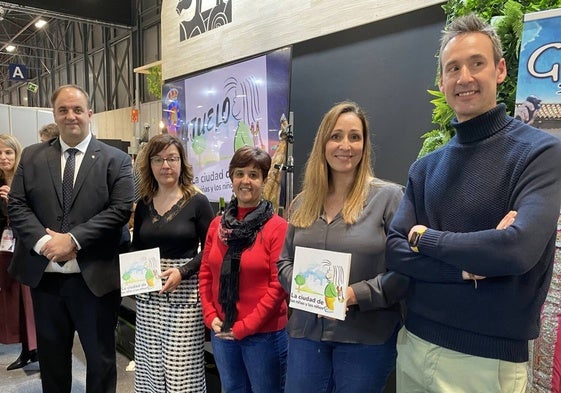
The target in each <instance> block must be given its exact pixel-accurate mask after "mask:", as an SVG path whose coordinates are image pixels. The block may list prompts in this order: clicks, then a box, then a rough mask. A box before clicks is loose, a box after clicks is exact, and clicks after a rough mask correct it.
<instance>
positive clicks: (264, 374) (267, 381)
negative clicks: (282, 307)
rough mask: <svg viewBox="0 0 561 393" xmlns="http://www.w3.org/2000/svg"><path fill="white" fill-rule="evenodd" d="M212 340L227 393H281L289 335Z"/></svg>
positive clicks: (284, 332)
mask: <svg viewBox="0 0 561 393" xmlns="http://www.w3.org/2000/svg"><path fill="white" fill-rule="evenodd" d="M210 340H211V343H212V351H213V353H214V360H215V362H216V367H217V368H218V373H219V375H220V383H221V384H222V389H223V392H224V393H282V392H283V391H284V378H285V374H286V352H287V346H288V342H287V341H288V338H287V334H286V331H285V330H284V329H283V330H279V331H277V332H271V333H258V334H254V335H252V336H248V337H246V338H244V339H243V340H222V339H220V338H218V337H216V335H215V334H214V332H212V331H211V333H210Z"/></svg>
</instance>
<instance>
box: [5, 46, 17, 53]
mask: <svg viewBox="0 0 561 393" xmlns="http://www.w3.org/2000/svg"><path fill="white" fill-rule="evenodd" d="M15 50H16V47H15V46H14V45H11V44H10V45H8V46H7V47H6V52H13V51H15Z"/></svg>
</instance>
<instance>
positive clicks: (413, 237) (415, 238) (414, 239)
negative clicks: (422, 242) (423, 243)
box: [409, 232, 421, 247]
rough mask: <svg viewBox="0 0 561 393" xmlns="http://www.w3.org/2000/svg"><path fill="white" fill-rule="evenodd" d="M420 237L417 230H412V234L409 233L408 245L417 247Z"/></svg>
mask: <svg viewBox="0 0 561 393" xmlns="http://www.w3.org/2000/svg"><path fill="white" fill-rule="evenodd" d="M420 237H421V236H420V235H419V232H413V234H412V235H411V240H409V245H410V246H411V247H417V244H418V243H419V238H420Z"/></svg>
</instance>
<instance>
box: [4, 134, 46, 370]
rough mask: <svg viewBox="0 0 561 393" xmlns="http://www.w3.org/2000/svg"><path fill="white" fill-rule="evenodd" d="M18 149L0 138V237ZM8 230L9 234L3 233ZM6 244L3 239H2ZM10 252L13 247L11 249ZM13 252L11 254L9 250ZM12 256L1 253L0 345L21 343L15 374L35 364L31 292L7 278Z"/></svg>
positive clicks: (12, 366)
mask: <svg viewBox="0 0 561 393" xmlns="http://www.w3.org/2000/svg"><path fill="white" fill-rule="evenodd" d="M21 150H22V149H21V145H20V143H19V142H18V140H17V139H16V138H14V137H13V136H11V135H6V134H2V135H0V233H6V234H8V233H12V235H13V232H9V231H10V229H11V228H10V219H9V217H8V211H7V209H8V194H9V193H10V185H11V184H12V179H13V177H14V173H15V171H16V169H17V167H18V163H19V159H20V157H21ZM6 230H8V232H5V231H6ZM5 240H6V239H5ZM12 248H13V246H12ZM12 251H13V250H12ZM12 255H13V254H12V252H10V251H7V250H2V251H0V343H2V344H15V343H21V354H20V355H19V357H18V358H17V359H16V360H15V361H14V362H12V363H10V365H8V367H7V369H8V370H15V369H18V368H22V367H24V366H26V365H27V364H28V363H30V362H36V361H37V337H36V335H35V319H34V318H33V304H32V301H31V291H30V289H29V287H28V286H25V285H21V284H20V283H19V282H18V281H16V280H14V279H13V278H11V277H10V275H9V274H8V265H9V264H10V263H11V261H12Z"/></svg>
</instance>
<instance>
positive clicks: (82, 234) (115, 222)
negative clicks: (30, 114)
mask: <svg viewBox="0 0 561 393" xmlns="http://www.w3.org/2000/svg"><path fill="white" fill-rule="evenodd" d="M60 156H61V145H60V141H59V139H58V138H57V139H54V140H52V141H50V142H45V143H39V144H35V145H32V146H29V147H27V148H25V149H24V150H23V153H22V157H21V160H20V163H19V165H18V168H17V170H16V173H15V176H14V179H13V181H12V185H11V190H10V195H9V202H8V212H9V217H10V223H11V226H12V227H13V229H14V232H15V236H16V248H15V251H14V258H13V259H12V263H11V265H10V267H9V272H10V274H11V275H12V276H13V277H14V278H15V279H17V280H18V281H20V282H21V283H23V284H25V285H28V286H30V287H33V288H34V287H36V286H37V285H38V284H39V281H40V280H41V277H42V276H43V273H44V271H45V268H46V266H47V264H48V261H47V258H45V257H44V256H42V255H39V254H37V253H36V252H35V251H34V250H33V246H34V245H35V244H36V243H37V241H38V240H39V239H40V238H41V237H43V236H44V235H46V228H50V229H52V230H54V231H57V232H60V226H61V220H62V214H63V208H62V175H61V173H62V172H61V158H60ZM133 197H134V192H133V180H132V166H131V159H130V157H129V156H128V155H127V154H126V153H124V152H122V151H120V150H118V149H116V148H114V147H112V146H109V145H107V144H105V143H102V142H100V141H98V140H97V139H95V138H94V137H93V136H92V139H91V141H90V143H89V145H88V149H87V151H86V153H85V155H84V157H83V160H82V164H81V165H80V169H79V171H78V174H77V177H76V181H75V184H74V192H73V197H72V205H71V210H70V216H69V223H70V232H71V233H72V235H73V236H74V237H75V238H76V240H77V241H78V243H79V244H80V247H81V249H80V251H78V257H77V260H78V265H79V266H80V270H81V272H82V276H83V278H84V281H85V282H86V284H87V285H88V287H89V289H90V290H91V291H92V292H93V293H94V294H95V295H96V296H102V295H105V294H107V293H109V292H111V291H113V290H116V289H118V288H119V283H120V280H119V261H118V254H119V252H122V251H124V249H123V248H122V245H123V244H124V243H127V242H128V240H129V236H128V229H127V226H126V223H127V222H128V220H129V217H130V214H131V210H132V203H133Z"/></svg>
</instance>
